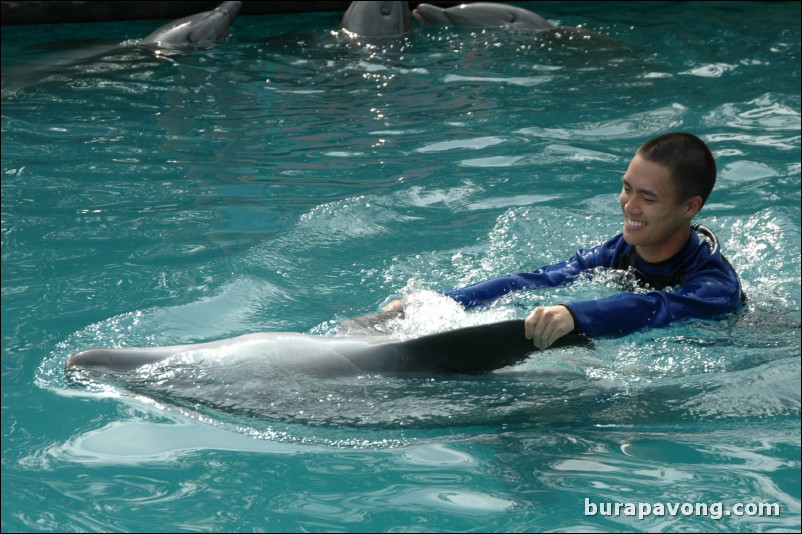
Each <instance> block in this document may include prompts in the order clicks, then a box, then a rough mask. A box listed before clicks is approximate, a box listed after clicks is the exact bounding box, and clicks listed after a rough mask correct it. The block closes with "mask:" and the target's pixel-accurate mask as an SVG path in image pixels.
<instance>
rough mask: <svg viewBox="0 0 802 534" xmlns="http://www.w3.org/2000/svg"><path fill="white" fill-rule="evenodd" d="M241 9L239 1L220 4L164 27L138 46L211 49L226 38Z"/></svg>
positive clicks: (139, 42)
mask: <svg viewBox="0 0 802 534" xmlns="http://www.w3.org/2000/svg"><path fill="white" fill-rule="evenodd" d="M241 7H242V2H223V3H222V4H220V5H219V6H217V7H216V8H215V9H213V10H212V11H204V12H202V13H196V14H195V15H190V16H188V17H184V18H180V19H178V20H174V21H172V22H170V23H169V24H165V25H164V26H161V27H160V28H158V29H157V30H156V31H154V32H152V33H151V34H150V35H148V36H147V37H145V38H144V39H141V40H139V41H138V42H137V44H138V45H141V46H154V47H157V48H172V49H188V48H210V47H212V46H214V45H216V44H217V43H219V42H221V41H223V40H224V39H225V38H226V37H227V36H228V32H229V30H230V29H231V24H233V22H234V19H235V18H236V17H237V15H238V14H239V11H240V8H241Z"/></svg>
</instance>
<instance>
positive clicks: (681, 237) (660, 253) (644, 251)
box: [635, 224, 691, 263]
mask: <svg viewBox="0 0 802 534" xmlns="http://www.w3.org/2000/svg"><path fill="white" fill-rule="evenodd" d="M690 237H691V225H690V224H689V225H688V226H685V227H684V228H683V229H682V230H680V231H678V232H677V233H675V234H674V235H673V236H671V237H670V238H669V239H668V240H667V241H666V242H664V243H661V244H660V245H654V246H647V247H641V246H638V245H635V252H637V253H638V256H640V258H641V259H642V260H644V261H647V262H649V263H660V262H661V261H666V260H669V259H671V258H673V257H674V256H676V255H677V253H678V252H679V251H680V250H682V247H684V246H685V243H687V242H688V238H690Z"/></svg>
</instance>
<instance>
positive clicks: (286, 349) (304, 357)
mask: <svg viewBox="0 0 802 534" xmlns="http://www.w3.org/2000/svg"><path fill="white" fill-rule="evenodd" d="M380 315H385V314H380ZM588 344H589V341H588V339H587V338H585V337H584V336H581V335H579V334H571V335H568V336H564V337H563V338H560V339H559V340H558V341H557V343H555V344H554V345H553V347H565V346H588ZM535 350H536V349H535V348H534V346H533V345H532V342H531V341H529V340H527V339H526V338H525V337H524V321H523V320H522V319H521V320H508V321H502V322H498V323H492V324H486V325H479V326H471V327H466V328H459V329H456V330H451V331H448V332H442V333H437V334H431V335H427V336H423V337H420V338H415V339H409V340H397V339H394V338H390V337H388V336H350V337H349V336H342V337H336V336H317V335H312V334H301V333H296V332H260V333H254V334H246V335H243V336H237V337H233V338H229V339H223V340H218V341H211V342H208V343H197V344H188V345H171V346H164V347H146V348H96V349H89V350H85V351H82V352H79V353H77V354H74V355H72V356H70V358H69V359H68V360H67V364H66V370H67V371H68V373H69V372H70V371H71V370H77V369H91V370H96V371H99V372H101V373H105V372H112V373H114V372H116V371H121V372H125V371H131V370H135V369H138V368H140V367H143V366H145V365H148V364H153V363H157V362H163V361H165V360H167V359H168V358H172V357H175V358H176V360H177V361H180V360H181V359H182V357H186V358H189V359H192V358H195V357H200V359H203V358H205V357H215V358H221V357H222V358H227V357H236V355H237V354H238V353H249V354H251V355H252V356H251V357H253V354H255V355H256V357H264V358H265V360H269V361H270V363H271V364H272V365H277V366H281V367H283V368H286V369H293V370H296V371H299V372H301V373H303V374H307V375H311V376H317V377H336V376H356V375H361V374H379V375H392V376H429V375H451V374H465V375H477V374H482V373H487V372H490V371H493V370H495V369H500V368H502V367H506V366H509V365H513V364H515V363H518V362H521V361H522V360H524V359H526V357H527V356H528V355H529V354H531V353H532V352H534V351H535ZM186 358H185V359H186Z"/></svg>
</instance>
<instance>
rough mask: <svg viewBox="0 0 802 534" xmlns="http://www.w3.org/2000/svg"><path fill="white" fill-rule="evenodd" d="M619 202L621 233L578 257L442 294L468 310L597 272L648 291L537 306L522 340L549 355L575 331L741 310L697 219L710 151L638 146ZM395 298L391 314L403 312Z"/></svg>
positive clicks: (724, 265) (676, 141)
mask: <svg viewBox="0 0 802 534" xmlns="http://www.w3.org/2000/svg"><path fill="white" fill-rule="evenodd" d="M621 181H622V182H623V187H622V189H621V194H620V195H619V197H618V200H619V202H620V204H621V211H622V212H623V218H624V228H623V232H621V233H620V234H618V235H616V236H614V237H612V238H611V239H609V240H608V241H607V242H605V243H603V244H601V245H599V246H597V247H594V248H592V249H589V250H585V249H582V250H578V251H577V252H576V254H574V256H573V257H571V258H570V259H568V260H567V261H564V262H562V263H558V264H556V265H549V266H545V267H541V268H540V269H538V270H536V271H533V272H525V273H517V274H511V275H507V276H502V277H499V278H494V279H492V280H487V281H485V282H479V283H476V284H472V285H469V286H466V287H462V288H458V289H453V290H450V291H444V292H443V294H444V295H446V296H448V297H451V298H452V299H454V300H456V301H457V302H459V303H460V304H462V305H463V306H464V307H466V308H471V307H474V306H479V305H482V304H488V303H490V302H492V301H494V300H496V299H498V298H500V297H502V296H504V295H507V294H508V293H511V292H513V291H519V290H522V289H527V288H535V287H555V286H559V285H564V284H567V283H570V282H573V281H574V280H576V279H577V278H578V277H579V275H580V274H581V273H582V272H584V271H589V270H591V269H596V268H604V269H618V270H629V271H631V272H632V273H633V274H634V275H635V277H636V279H637V280H638V282H639V285H641V286H642V287H644V288H646V289H649V291H647V292H638V293H620V294H617V295H613V296H610V297H605V298H601V299H596V300H585V301H574V302H567V303H564V304H558V305H554V306H538V307H537V308H535V309H534V310H533V311H532V313H530V314H529V315H528V316H527V318H526V321H525V323H524V324H525V332H524V335H525V336H526V338H527V339H531V340H532V342H533V343H534V346H535V347H536V348H538V349H545V348H547V347H549V346H550V345H551V344H553V343H554V342H555V341H556V340H557V339H559V338H560V337H562V336H564V335H566V334H568V333H570V332H574V331H577V332H580V333H583V334H585V335H588V336H590V337H616V336H623V335H626V334H629V333H631V332H635V331H637V330H642V329H646V328H654V327H661V326H665V325H667V324H669V323H671V322H672V321H676V320H679V319H687V318H702V319H710V318H717V317H721V316H723V315H725V314H727V313H730V312H733V311H736V310H737V309H738V308H740V307H741V306H742V303H743V295H742V293H741V284H740V281H739V280H738V275H737V274H736V273H735V270H734V269H733V268H732V265H730V263H729V262H728V261H727V259H726V258H725V257H724V256H722V255H721V251H720V249H719V243H718V239H716V236H715V235H713V233H712V232H711V231H710V230H708V229H707V228H705V227H703V226H701V225H698V224H692V223H691V219H692V218H693V216H694V215H696V214H697V213H698V212H699V210H700V209H702V206H703V205H704V203H705V201H706V200H707V197H708V196H709V195H710V192H711V191H712V190H713V185H714V184H715V182H716V163H715V160H714V158H713V154H712V153H711V152H710V149H709V148H708V147H707V145H706V144H705V143H704V142H703V141H702V140H700V139H699V138H698V137H696V136H694V135H691V134H689V133H670V134H666V135H661V136H659V137H656V138H654V139H652V140H650V141H647V142H646V143H644V144H643V145H642V146H641V147H640V148H638V150H637V152H636V153H635V157H634V158H633V159H632V162H631V163H630V164H629V167H628V168H627V171H626V173H625V174H624V176H623V178H622V180H621ZM403 306H404V303H403V301H401V300H396V301H393V302H391V303H389V304H388V305H387V306H385V308H384V310H385V311H400V310H403Z"/></svg>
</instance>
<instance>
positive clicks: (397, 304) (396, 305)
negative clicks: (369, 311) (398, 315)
mask: <svg viewBox="0 0 802 534" xmlns="http://www.w3.org/2000/svg"><path fill="white" fill-rule="evenodd" d="M382 311H383V312H402V311H404V301H403V300H402V299H398V300H394V301H392V302H390V303H389V304H387V306H385V307H384V308H382Z"/></svg>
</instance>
